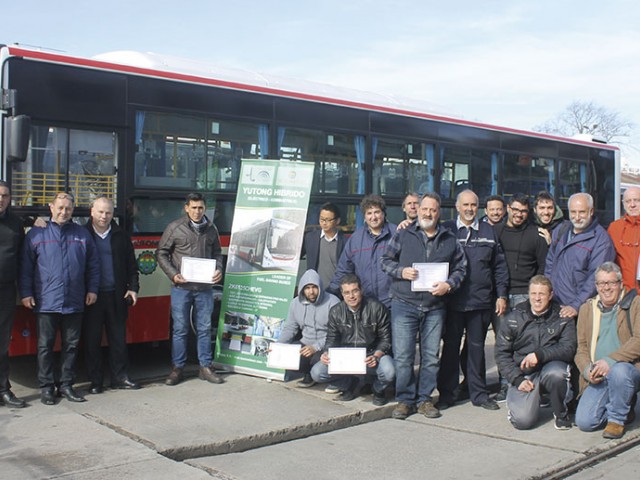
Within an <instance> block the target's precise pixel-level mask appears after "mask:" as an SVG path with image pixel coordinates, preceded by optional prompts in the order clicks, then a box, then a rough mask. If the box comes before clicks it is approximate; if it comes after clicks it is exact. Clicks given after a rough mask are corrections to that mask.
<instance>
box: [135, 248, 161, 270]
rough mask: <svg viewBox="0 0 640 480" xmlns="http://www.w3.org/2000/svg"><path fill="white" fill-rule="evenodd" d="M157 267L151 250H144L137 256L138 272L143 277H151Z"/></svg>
mask: <svg viewBox="0 0 640 480" xmlns="http://www.w3.org/2000/svg"><path fill="white" fill-rule="evenodd" d="M157 267H158V261H157V260H156V255H155V253H154V252H152V251H151V250H145V251H144V252H142V253H141V254H140V255H138V270H139V271H140V273H141V274H143V275H151V274H152V273H153V272H154V271H155V270H156V268H157Z"/></svg>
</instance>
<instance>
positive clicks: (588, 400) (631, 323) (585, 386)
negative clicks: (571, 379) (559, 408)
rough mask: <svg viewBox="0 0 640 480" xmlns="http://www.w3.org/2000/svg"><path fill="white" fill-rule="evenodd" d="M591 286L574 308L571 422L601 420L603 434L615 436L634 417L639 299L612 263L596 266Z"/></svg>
mask: <svg viewBox="0 0 640 480" xmlns="http://www.w3.org/2000/svg"><path fill="white" fill-rule="evenodd" d="M596 289H597V291H598V294H597V295H596V296H595V297H594V298H591V299H589V300H587V301H586V302H585V303H584V304H583V305H582V306H581V307H580V311H579V313H578V351H577V353H576V358H575V362H576V365H577V367H578V370H579V371H580V374H581V375H580V393H581V396H580V400H579V402H578V409H577V411H576V425H577V426H578V428H580V430H583V431H586V432H591V431H593V430H597V429H599V428H602V427H603V426H605V425H606V426H605V429H604V432H603V433H602V436H603V437H604V438H620V437H622V436H623V435H624V429H625V424H628V423H631V422H633V420H634V419H635V411H634V408H635V402H636V398H637V392H638V390H639V389H640V299H639V298H638V297H637V294H636V291H635V290H631V291H629V292H627V291H626V290H625V288H624V286H623V285H622V273H621V271H620V267H618V265H616V264H615V263H613V262H605V263H603V264H602V265H601V266H600V267H598V269H597V270H596Z"/></svg>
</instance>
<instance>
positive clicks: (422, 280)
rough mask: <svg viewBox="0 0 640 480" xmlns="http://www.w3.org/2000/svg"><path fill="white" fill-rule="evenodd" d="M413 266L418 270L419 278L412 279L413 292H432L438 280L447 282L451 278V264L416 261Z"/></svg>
mask: <svg viewBox="0 0 640 480" xmlns="http://www.w3.org/2000/svg"><path fill="white" fill-rule="evenodd" d="M412 267H413V268H415V269H416V270H418V278H417V279H415V280H411V291H412V292H431V291H432V290H433V284H434V283H436V282H446V281H447V278H449V264H448V263H447V262H441V263H414V264H413V265H412Z"/></svg>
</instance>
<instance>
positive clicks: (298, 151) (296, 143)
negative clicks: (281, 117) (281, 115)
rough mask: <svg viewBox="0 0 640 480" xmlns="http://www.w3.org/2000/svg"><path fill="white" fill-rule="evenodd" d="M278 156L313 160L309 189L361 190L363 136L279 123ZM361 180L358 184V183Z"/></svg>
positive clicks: (362, 183) (348, 191) (362, 190)
mask: <svg viewBox="0 0 640 480" xmlns="http://www.w3.org/2000/svg"><path fill="white" fill-rule="evenodd" d="M278 133H279V135H278V142H279V145H278V151H279V153H280V158H282V159H285V160H297V161H304V162H313V163H315V165H316V167H315V170H314V173H313V184H312V187H311V191H312V193H338V194H349V193H352V194H353V193H363V192H364V173H363V170H362V169H361V168H359V166H358V164H359V163H362V162H358V159H359V158H364V137H361V136H354V135H343V134H338V133H326V132H322V131H317V130H306V129H300V128H289V127H286V128H285V127H280V129H279V132H278ZM360 184H361V185H360Z"/></svg>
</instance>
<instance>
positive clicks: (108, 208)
mask: <svg viewBox="0 0 640 480" xmlns="http://www.w3.org/2000/svg"><path fill="white" fill-rule="evenodd" d="M87 229H88V230H89V232H90V233H91V235H92V236H93V239H94V241H95V243H96V249H97V251H98V257H99V259H100V267H101V268H100V274H101V275H100V291H99V292H98V300H97V301H96V303H94V304H93V305H91V306H89V307H87V308H86V310H85V312H84V320H83V322H82V323H83V329H84V331H83V334H84V348H85V352H84V354H85V363H86V367H87V376H88V377H89V381H90V382H91V387H90V389H89V392H90V393H93V394H99V393H102V390H103V385H102V381H103V368H102V349H101V344H102V329H103V326H104V328H105V331H106V333H107V339H108V341H109V368H110V371H111V388H121V389H128V390H136V389H138V388H140V385H138V384H137V383H136V382H133V381H132V380H131V379H130V378H129V375H128V372H127V370H128V367H129V360H128V355H127V340H126V337H127V315H128V305H132V306H133V305H135V304H136V303H137V301H138V290H139V283H138V265H137V263H136V258H135V252H134V250H133V245H132V243H131V238H130V237H129V234H127V232H125V231H124V230H122V229H121V228H120V227H119V226H118V224H117V223H115V222H114V221H113V201H112V200H111V199H109V198H107V197H98V198H96V199H95V200H94V201H93V203H92V204H91V220H90V221H89V222H87Z"/></svg>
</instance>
